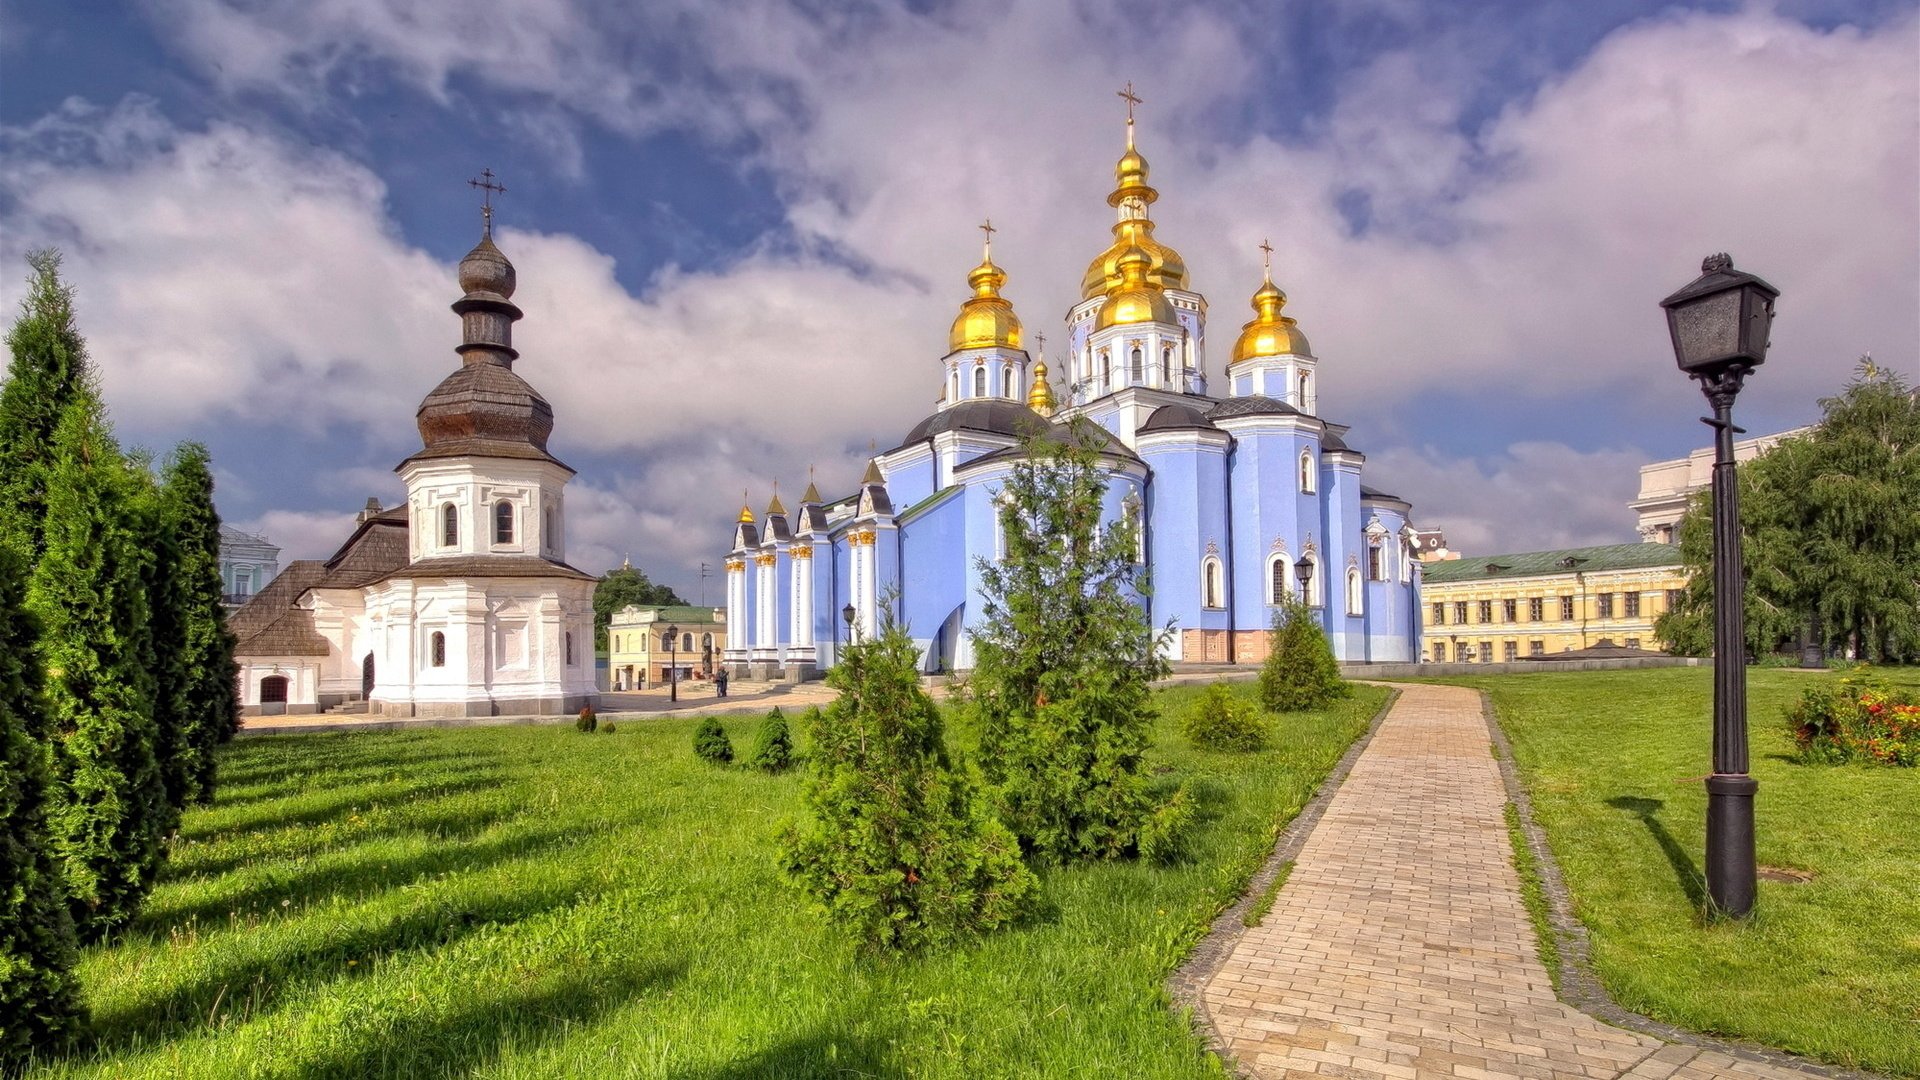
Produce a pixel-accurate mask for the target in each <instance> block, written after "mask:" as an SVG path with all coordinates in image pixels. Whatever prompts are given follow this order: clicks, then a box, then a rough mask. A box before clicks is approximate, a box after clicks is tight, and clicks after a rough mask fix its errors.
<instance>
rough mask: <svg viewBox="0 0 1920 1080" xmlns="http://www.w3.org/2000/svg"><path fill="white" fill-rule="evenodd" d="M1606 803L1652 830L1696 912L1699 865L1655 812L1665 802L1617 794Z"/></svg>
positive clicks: (1701, 897) (1700, 894)
mask: <svg viewBox="0 0 1920 1080" xmlns="http://www.w3.org/2000/svg"><path fill="white" fill-rule="evenodd" d="M1607 805H1608V806H1611V807H1613V808H1614V809H1616V810H1625V811H1626V812H1627V813H1629V814H1632V815H1633V816H1635V817H1637V818H1639V819H1640V823H1641V824H1643V825H1645V826H1646V827H1647V831H1648V832H1650V833H1652V834H1653V841H1654V843H1656V844H1659V845H1660V851H1661V852H1662V853H1663V854H1664V855H1666V857H1667V863H1668V864H1669V865H1671V866H1672V867H1673V873H1674V876H1675V877H1677V878H1679V879H1680V888H1681V890H1682V891H1683V892H1685V893H1686V894H1687V902H1688V903H1690V904H1692V905H1693V909H1694V910H1695V911H1696V912H1700V911H1705V910H1706V907H1707V883H1706V879H1705V878H1703V877H1701V876H1700V867H1699V866H1697V865H1695V864H1694V861H1693V856H1692V855H1690V854H1688V852H1687V849H1686V848H1684V847H1681V846H1680V841H1678V840H1675V839H1674V838H1673V834H1672V833H1670V832H1668V831H1667V827H1666V826H1665V825H1663V824H1661V822H1660V819H1659V818H1658V817H1656V816H1655V815H1656V814H1658V813H1659V812H1660V809H1661V807H1664V806H1665V805H1667V804H1666V803H1665V802H1663V801H1661V800H1659V799H1648V798H1641V797H1638V796H1633V795H1617V796H1615V797H1613V798H1611V799H1608V800H1607Z"/></svg>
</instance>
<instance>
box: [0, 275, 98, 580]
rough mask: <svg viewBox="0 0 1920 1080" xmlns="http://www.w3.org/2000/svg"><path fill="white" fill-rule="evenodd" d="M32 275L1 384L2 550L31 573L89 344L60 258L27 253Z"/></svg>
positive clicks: (85, 379) (11, 333) (83, 382)
mask: <svg viewBox="0 0 1920 1080" xmlns="http://www.w3.org/2000/svg"><path fill="white" fill-rule="evenodd" d="M27 263H28V265H30V266H32V267H33V276H32V277H30V278H28V279H27V295H26V296H25V297H24V298H23V299H22V300H21V302H20V315H19V318H17V319H15V320H14V323H13V327H12V328H11V329H10V330H8V332H7V349H8V351H9V353H10V354H11V358H10V360H9V361H8V365H7V378H6V384H5V385H4V386H0V544H7V545H10V546H12V547H13V549H14V550H15V551H17V552H19V553H20V555H21V557H22V559H24V560H25V562H26V565H27V566H28V568H29V569H31V568H32V566H33V564H34V563H36V562H38V561H39V559H40V551H41V548H42V539H41V530H42V528H43V526H42V524H41V523H42V521H43V520H44V519H45V517H46V512H47V468H48V464H49V462H50V461H51V459H52V456H53V433H54V429H55V428H56V427H58V426H59V424H60V416H61V414H62V412H63V411H64V410H65V409H66V406H67V403H68V402H70V401H72V400H73V398H74V397H75V395H76V394H79V393H82V392H83V391H84V390H85V389H86V388H87V387H88V386H89V378H90V376H89V367H88V364H87V345H86V342H85V341H84V340H83V339H82V338H81V337H80V331H79V330H78V329H77V328H76V327H75V325H74V317H73V289H72V287H71V286H69V285H67V284H66V283H65V282H63V281H61V280H60V253H59V252H57V251H53V250H44V251H34V252H30V253H29V254H28V255H27Z"/></svg>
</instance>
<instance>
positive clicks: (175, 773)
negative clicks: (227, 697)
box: [128, 453, 198, 813]
mask: <svg viewBox="0 0 1920 1080" xmlns="http://www.w3.org/2000/svg"><path fill="white" fill-rule="evenodd" d="M151 464H152V463H151V462H150V461H148V460H147V459H146V457H145V456H144V454H141V453H136V454H134V455H132V456H131V457H130V460H129V462H128V465H129V469H128V479H129V482H130V483H131V485H132V489H131V491H130V496H131V497H130V498H129V499H128V508H129V511H130V515H131V516H130V518H129V522H128V523H129V525H131V526H132V528H133V529H134V531H135V532H136V534H137V535H138V536H139V548H140V554H141V559H140V564H141V580H142V582H143V583H144V585H145V588H146V594H147V624H146V629H145V631H144V632H143V633H141V634H140V635H139V637H140V641H139V643H138V644H137V645H136V646H135V649H136V651H137V653H138V654H139V655H140V656H141V666H142V667H144V668H145V669H146V671H147V674H148V675H149V676H150V677H151V679H152V686H153V690H152V693H153V756H154V758H155V759H156V760H157V761H158V762H159V765H160V783H161V786H162V787H164V788H165V789H166V793H167V805H169V806H171V807H172V808H173V810H174V812H175V813H178V812H179V811H181V810H183V809H185V808H186V806H187V803H188V802H190V801H191V795H192V791H191V788H192V784H193V780H194V778H196V777H197V776H198V770H197V769H196V768H195V766H194V763H193V756H194V755H193V749H192V746H191V745H190V742H189V739H188V725H189V723H190V715H189V712H188V703H187V681H188V678H187V675H188V673H187V666H186V655H185V647H184V646H185V642H186V596H185V592H184V590H183V589H182V588H181V585H182V583H181V581H180V578H179V574H178V570H179V565H180V553H179V549H178V545H177V544H175V543H174V537H173V530H172V528H171V527H170V523H169V521H168V520H167V519H168V514H167V505H166V493H165V491H164V490H163V489H162V488H161V487H160V485H159V484H158V483H157V482H156V481H155V479H154V476H153V471H152V468H151Z"/></svg>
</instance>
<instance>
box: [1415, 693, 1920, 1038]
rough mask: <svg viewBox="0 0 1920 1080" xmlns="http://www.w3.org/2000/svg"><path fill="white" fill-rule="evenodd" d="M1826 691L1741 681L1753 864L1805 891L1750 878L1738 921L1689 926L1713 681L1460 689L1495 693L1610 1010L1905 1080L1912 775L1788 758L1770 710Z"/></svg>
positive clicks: (1915, 802)
mask: <svg viewBox="0 0 1920 1080" xmlns="http://www.w3.org/2000/svg"><path fill="white" fill-rule="evenodd" d="M1830 677H1831V676H1825V675H1810V674H1803V673H1800V672H1795V671H1785V670H1764V669H1759V670H1754V671H1752V672H1750V673H1749V705H1748V724H1749V727H1750V728H1751V731H1752V744H1751V745H1752V757H1753V766H1752V767H1753V774H1754V776H1755V777H1756V778H1757V779H1758V780H1759V781H1760V792H1759V796H1758V799H1757V802H1756V828H1757V831H1758V837H1759V839H1758V854H1759V860H1760V863H1761V864H1762V865H1763V866H1776V867H1785V868H1792V869H1798V870H1806V871H1811V872H1812V874H1813V879H1812V880H1811V881H1810V882H1807V883H1805V884H1786V883H1775V882H1770V881H1764V880H1763V881H1762V882H1761V883H1760V896H1759V901H1758V903H1757V905H1756V908H1755V913H1754V915H1753V917H1752V919H1751V921H1750V922H1747V923H1729V922H1707V921H1705V920H1703V919H1702V917H1701V915H1700V912H1701V909H1702V896H1703V894H1704V888H1705V887H1704V884H1703V883H1702V879H1701V877H1700V869H1699V868H1700V866H1701V864H1702V857H1703V849H1704V846H1705V832H1706V791H1705V785H1704V784H1702V783H1700V778H1701V776H1702V775H1703V774H1704V773H1706V772H1707V771H1708V770H1709V767H1710V747H1711V741H1712V730H1711V716H1712V700H1713V675H1712V671H1711V670H1710V669H1708V668H1692V669H1662V670H1658V671H1617V672H1591V673H1568V674H1544V675H1524V676H1504V677H1491V678H1484V679H1476V680H1457V681H1463V682H1469V683H1471V684H1472V685H1475V686H1478V687H1481V688H1484V689H1486V690H1488V691H1489V692H1490V693H1491V694H1492V696H1493V702H1494V706H1495V708H1496V709H1497V710H1498V713H1499V716H1500V722H1501V725H1502V726H1503V727H1504V728H1505V729H1506V732H1507V735H1508V737H1509V738H1510V739H1511V740H1512V742H1513V747H1514V757H1515V759H1516V761H1517V763H1518V764H1519V766H1520V770H1521V774H1522V776H1523V777H1524V779H1525V783H1526V785H1527V789H1528V791H1529V792H1530V793H1531V795H1532V797H1533V800H1534V811H1535V814H1536V815H1537V817H1538V819H1539V822H1540V824H1541V825H1542V826H1543V827H1544V828H1545V829H1546V832H1547V837H1548V840H1549V842H1550V845H1551V847H1552V849H1553V853H1554V856H1555V858H1556V859H1557V860H1558V861H1559V864H1560V866H1561V868H1562V870H1563V871H1564V872H1565V876H1566V880H1567V884H1568V887H1569V889H1570V890H1571V891H1572V894H1573V897H1574V903H1575V907H1576V911H1577V914H1578V915H1579V917H1580V919H1581V920H1582V921H1583V922H1584V923H1585V924H1586V926H1587V928H1588V930H1589V931H1590V932H1591V935H1592V941H1593V962H1594V966H1595V968H1596V970H1597V971H1598V973H1599V975H1600V977H1601V979H1602V980H1603V981H1604V982H1605V983H1606V986H1607V988H1608V990H1610V991H1611V992H1612V994H1613V996H1614V998H1615V999H1616V1000H1618V1001H1619V1002H1620V1003H1621V1004H1622V1005H1625V1006H1626V1007H1628V1008H1630V1009H1635V1010H1638V1011H1640V1012H1643V1013H1645V1014H1647V1015H1649V1016H1653V1017H1656V1018H1659V1019H1661V1020H1666V1021H1669V1022H1671V1023H1675V1024H1678V1025H1681V1026H1683V1027H1687V1028H1691V1029H1693V1030H1696V1031H1703V1032H1709V1033H1714V1034H1721V1035H1727V1036H1734V1037H1739V1038H1745V1039H1751V1040H1754V1041H1757V1042H1761V1043H1766V1044H1769V1045H1773V1046H1779V1047H1784V1048H1787V1049H1789V1050H1794V1051H1797V1052H1800V1053H1804V1054H1809V1055H1812V1056H1814V1057H1818V1058H1822V1059H1825V1060H1828V1061H1833V1062H1838V1063H1841V1064H1845V1065H1850V1066H1864V1067H1868V1068H1873V1069H1878V1070H1883V1071H1887V1072H1892V1073H1896V1074H1901V1075H1907V1076H1920V771H1915V770H1910V769H1888V768H1868V767H1862V766H1844V767H1829V766H1803V765H1797V764H1795V763H1794V762H1793V761H1792V760H1791V758H1790V756H1789V755H1790V752H1791V750H1792V748H1793V744H1792V740H1791V739H1790V738H1789V737H1788V735H1787V733H1786V729H1785V727H1784V725H1783V724H1782V723H1781V721H1780V714H1781V710H1782V709H1783V707H1784V706H1785V705H1786V704H1787V703H1788V702H1790V701H1793V700H1796V699H1797V698H1798V696H1799V693H1800V688H1802V687H1804V686H1806V685H1808V684H1809V680H1812V679H1823V678H1830ZM1892 677H1893V679H1894V680H1895V681H1904V682H1906V683H1908V684H1913V683H1916V682H1920V673H1915V672H1898V673H1894V675H1893V676H1892ZM1449 681H1455V680H1449Z"/></svg>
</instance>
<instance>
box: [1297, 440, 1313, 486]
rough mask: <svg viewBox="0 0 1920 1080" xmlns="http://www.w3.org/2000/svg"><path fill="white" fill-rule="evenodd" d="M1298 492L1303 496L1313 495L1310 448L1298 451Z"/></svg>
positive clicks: (1311, 453)
mask: <svg viewBox="0 0 1920 1080" xmlns="http://www.w3.org/2000/svg"><path fill="white" fill-rule="evenodd" d="M1300 492H1301V494H1303V495H1311V494H1313V450H1312V449H1311V448H1309V449H1306V450H1302V451H1300Z"/></svg>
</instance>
